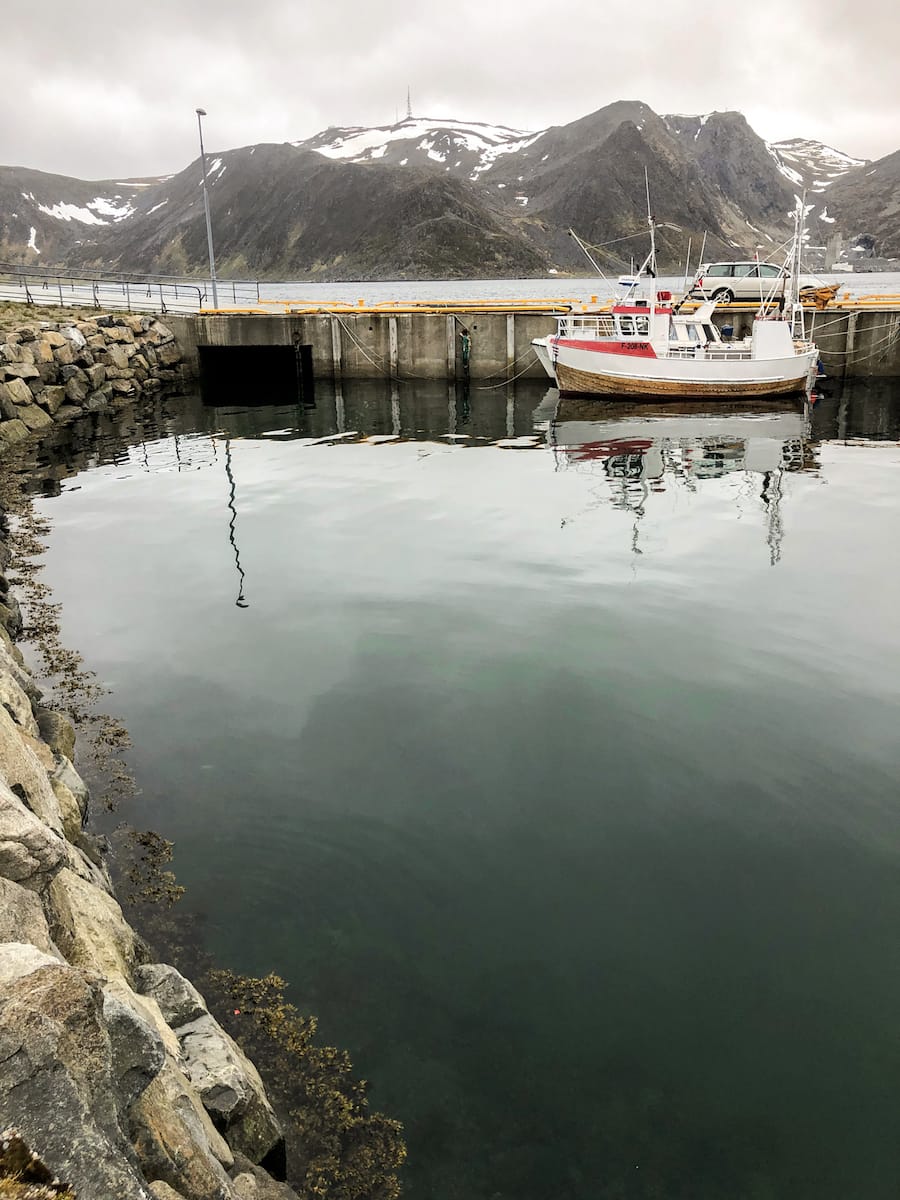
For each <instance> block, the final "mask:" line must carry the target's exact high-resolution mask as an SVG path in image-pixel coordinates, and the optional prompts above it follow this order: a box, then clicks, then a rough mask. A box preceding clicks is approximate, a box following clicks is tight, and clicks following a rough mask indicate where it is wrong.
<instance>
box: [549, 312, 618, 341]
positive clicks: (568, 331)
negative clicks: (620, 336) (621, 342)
mask: <svg viewBox="0 0 900 1200" xmlns="http://www.w3.org/2000/svg"><path fill="white" fill-rule="evenodd" d="M615 333H616V326H615V322H614V321H613V319H612V317H611V316H610V315H609V314H608V313H598V314H597V315H596V316H578V317H571V316H570V317H560V320H559V336H560V337H565V338H601V337H615Z"/></svg>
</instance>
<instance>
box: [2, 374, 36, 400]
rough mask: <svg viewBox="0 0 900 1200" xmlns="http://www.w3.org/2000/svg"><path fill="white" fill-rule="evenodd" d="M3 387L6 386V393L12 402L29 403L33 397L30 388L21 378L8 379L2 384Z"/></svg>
mask: <svg viewBox="0 0 900 1200" xmlns="http://www.w3.org/2000/svg"><path fill="white" fill-rule="evenodd" d="M35 374H37V372H35ZM4 387H5V388H6V394H7V395H8V396H9V398H10V399H11V400H12V402H13V403H14V404H31V402H32V401H33V399H34V395H33V393H32V391H31V388H30V387H29V386H28V384H27V383H25V381H24V380H22V379H9V380H7V382H6V383H5V384H4Z"/></svg>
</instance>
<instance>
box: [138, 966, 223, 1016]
mask: <svg viewBox="0 0 900 1200" xmlns="http://www.w3.org/2000/svg"><path fill="white" fill-rule="evenodd" d="M134 982H135V986H136V988H137V990H138V991H139V992H141V993H142V994H143V995H145V996H150V997H152V998H153V999H154V1000H155V1001H156V1003H157V1004H158V1005H159V1009H160V1012H161V1013H162V1015H163V1017H164V1018H165V1019H166V1021H167V1023H168V1024H169V1025H171V1026H172V1028H173V1029H178V1028H179V1026H181V1025H187V1024H189V1023H190V1022H191V1021H196V1020H197V1018H198V1017H203V1016H208V1015H209V1014H208V1011H207V1008H206V1001H205V1000H204V999H203V997H202V996H201V995H200V993H199V992H198V991H197V989H196V988H195V987H194V985H193V984H192V983H191V982H190V980H188V979H185V977H184V976H183V975H182V974H181V973H180V972H179V971H176V970H175V968H174V967H170V966H169V964H168V963H146V964H145V965H144V966H141V967H137V968H136V970H135V972H134Z"/></svg>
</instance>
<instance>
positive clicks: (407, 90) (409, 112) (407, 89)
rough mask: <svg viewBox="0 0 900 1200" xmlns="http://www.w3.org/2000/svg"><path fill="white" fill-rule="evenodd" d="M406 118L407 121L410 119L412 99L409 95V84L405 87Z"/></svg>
mask: <svg viewBox="0 0 900 1200" xmlns="http://www.w3.org/2000/svg"><path fill="white" fill-rule="evenodd" d="M406 119H407V121H411V120H412V100H411V99H410V97H409V85H407V88H406Z"/></svg>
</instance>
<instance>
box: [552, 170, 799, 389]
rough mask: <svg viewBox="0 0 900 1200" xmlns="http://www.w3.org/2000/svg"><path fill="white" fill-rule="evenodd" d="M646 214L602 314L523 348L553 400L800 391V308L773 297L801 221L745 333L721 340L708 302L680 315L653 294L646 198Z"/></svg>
mask: <svg viewBox="0 0 900 1200" xmlns="http://www.w3.org/2000/svg"><path fill="white" fill-rule="evenodd" d="M801 210H802V205H801ZM647 213H648V222H649V228H650V252H649V254H648V255H647V257H646V259H645V260H644V262H643V263H642V265H641V268H640V271H639V272H638V275H637V277H636V279H635V281H634V283H633V284H632V285H631V286H629V287H628V289H627V291H626V293H625V295H624V297H623V298H622V299H620V300H616V301H614V302H613V303H612V305H611V306H609V307H608V308H605V309H594V310H587V309H584V310H582V311H580V312H577V313H576V312H574V311H571V312H569V313H567V314H564V315H563V316H561V317H559V318H558V320H557V331H556V333H555V334H553V335H551V336H549V337H545V338H537V339H535V340H534V341H533V342H532V345H533V346H534V349H535V351H536V352H537V355H538V358H539V359H540V361H541V363H542V364H543V366H544V369H545V370H546V371H547V373H548V375H550V377H551V378H552V379H553V380H554V381H555V382H556V385H557V387H558V388H559V390H560V392H561V394H562V395H564V396H585V395H587V396H594V395H600V396H623V397H628V398H629V399H650V400H655V399H660V398H676V399H677V398H680V399H698V400H736V399H737V400H739V399H745V398H747V399H749V398H756V397H765V396H779V395H790V394H792V393H799V392H805V391H808V390H809V389H810V388H811V386H812V383H813V380H814V379H815V373H816V364H817V362H818V357H819V356H818V351H817V349H816V346H815V344H814V343H813V342H812V341H810V340H809V339H808V338H807V337H806V334H805V329H804V318H803V308H802V306H801V304H800V302H799V298H798V297H797V296H796V294H793V295H790V294H789V295H787V296H786V297H785V302H784V304H783V305H780V304H777V305H776V303H775V299H774V297H775V291H776V288H778V289H780V287H781V286H782V285H783V284H785V283H786V285H787V287H786V290H787V291H788V292H789V293H790V291H791V290H792V284H793V281H794V280H795V279H796V278H797V276H798V274H799V255H800V244H801V241H802V230H801V228H800V226H801V223H802V217H801V216H800V215H798V218H797V226H796V229H795V236H794V247H793V249H792V251H791V254H790V255H789V257H788V260H786V262H785V265H784V267H783V268H782V271H783V276H779V278H777V279H776V280H775V282H774V285H773V289H772V296H771V297H770V298H768V300H767V299H766V298H764V299H763V301H762V303H761V304H760V308H759V311H758V312H757V314H756V317H755V319H754V321H753V327H752V332H751V334H750V335H749V336H748V337H746V338H742V339H739V340H727V339H725V338H723V337H722V334H721V333H720V331H719V329H718V328H717V327H716V325H715V324H714V323H713V312H714V310H715V308H716V302H715V301H713V300H708V301H706V302H704V303H702V304H700V305H699V307H696V308H693V309H690V310H689V307H688V306H686V305H684V303H683V302H681V301H675V300H673V297H672V293H671V292H670V291H667V290H662V289H661V290H657V288H656V236H655V226H654V221H653V217H652V215H651V213H650V205H649V191H648V205H647ZM794 258H796V260H797V263H796V266H795V265H794V263H793V262H791V266H792V268H793V269H791V270H790V271H789V270H788V262H789V261H791V260H792V259H794ZM769 301H771V302H769Z"/></svg>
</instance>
